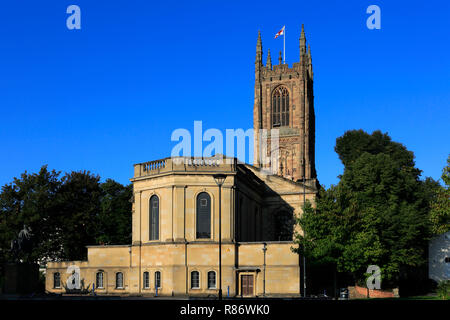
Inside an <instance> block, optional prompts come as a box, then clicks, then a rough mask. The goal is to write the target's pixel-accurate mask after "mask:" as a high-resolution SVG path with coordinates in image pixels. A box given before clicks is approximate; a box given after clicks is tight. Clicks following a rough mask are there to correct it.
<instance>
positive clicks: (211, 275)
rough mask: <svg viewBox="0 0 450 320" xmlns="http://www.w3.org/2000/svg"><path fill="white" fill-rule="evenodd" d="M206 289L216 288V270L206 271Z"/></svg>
mask: <svg viewBox="0 0 450 320" xmlns="http://www.w3.org/2000/svg"><path fill="white" fill-rule="evenodd" d="M208 289H216V272H215V271H209V272H208Z"/></svg>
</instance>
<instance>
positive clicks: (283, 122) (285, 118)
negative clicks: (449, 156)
mask: <svg viewBox="0 0 450 320" xmlns="http://www.w3.org/2000/svg"><path fill="white" fill-rule="evenodd" d="M284 126H289V92H288V90H287V89H286V87H283V86H279V87H277V88H276V89H275V90H274V91H273V94H272V127H284Z"/></svg>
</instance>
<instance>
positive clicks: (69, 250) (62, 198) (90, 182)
mask: <svg viewBox="0 0 450 320" xmlns="http://www.w3.org/2000/svg"><path fill="white" fill-rule="evenodd" d="M101 196H102V189H101V187H100V177H99V176H97V175H93V174H91V173H90V172H89V171H80V172H71V173H67V174H66V175H65V176H64V177H63V178H62V185H61V188H60V189H59V191H58V204H59V219H58V220H59V221H58V225H59V232H60V236H61V245H62V247H63V255H62V258H63V259H65V260H84V259H86V258H87V256H86V248H85V246H86V245H95V244H96V235H97V234H96V232H97V229H98V225H99V217H98V214H99V212H100V210H101V209H100V208H101V207H100V199H101Z"/></svg>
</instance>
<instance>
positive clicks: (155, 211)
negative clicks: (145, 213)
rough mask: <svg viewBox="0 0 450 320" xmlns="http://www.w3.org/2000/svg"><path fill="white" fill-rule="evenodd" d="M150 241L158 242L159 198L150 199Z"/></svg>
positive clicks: (154, 196)
mask: <svg viewBox="0 0 450 320" xmlns="http://www.w3.org/2000/svg"><path fill="white" fill-rule="evenodd" d="M149 220H150V240H159V198H158V196H156V195H153V196H152V197H151V198H150V219H149Z"/></svg>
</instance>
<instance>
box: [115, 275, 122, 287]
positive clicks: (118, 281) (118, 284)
mask: <svg viewBox="0 0 450 320" xmlns="http://www.w3.org/2000/svg"><path fill="white" fill-rule="evenodd" d="M122 288H123V273H122V272H117V273H116V289H122Z"/></svg>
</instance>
